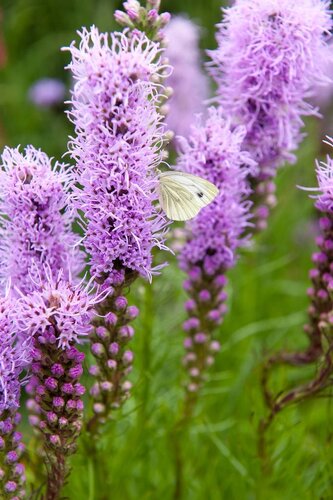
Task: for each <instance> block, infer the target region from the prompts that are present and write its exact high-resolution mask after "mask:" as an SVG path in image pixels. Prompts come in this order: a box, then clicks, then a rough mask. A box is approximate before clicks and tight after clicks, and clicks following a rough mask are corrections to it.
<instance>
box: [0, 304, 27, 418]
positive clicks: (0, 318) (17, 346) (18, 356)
mask: <svg viewBox="0 0 333 500" xmlns="http://www.w3.org/2000/svg"><path fill="white" fill-rule="evenodd" d="M16 313H17V304H16V301H15V300H14V299H10V298H8V297H7V298H0V331H1V349H0V351H1V352H0V415H1V414H2V413H3V412H4V411H6V410H9V411H15V410H17V409H18V408H19V406H20V390H21V381H20V379H22V373H23V371H24V369H25V368H26V367H27V365H28V364H29V362H30V359H31V347H30V345H31V344H30V343H29V338H28V339H27V340H26V341H23V340H22V339H21V337H20V335H18V330H17V329H16V328H15V327H16V325H15V323H16V321H15V316H16Z"/></svg>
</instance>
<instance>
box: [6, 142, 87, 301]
mask: <svg viewBox="0 0 333 500" xmlns="http://www.w3.org/2000/svg"><path fill="white" fill-rule="evenodd" d="M70 183H71V174H70V173H69V172H68V171H66V166H65V165H62V164H57V163H56V164H55V166H54V168H53V169H52V165H51V160H50V158H49V157H48V156H47V155H46V154H45V153H43V152H42V151H40V150H37V149H35V148H34V147H33V146H28V147H26V148H25V151H24V154H22V153H21V152H20V151H19V148H16V149H11V148H5V150H4V152H3V154H2V170H1V172H0V194H1V201H0V212H1V214H2V221H1V230H0V232H1V243H0V256H1V269H0V277H1V280H2V282H7V281H8V280H10V281H11V285H12V288H13V289H14V290H15V289H16V288H18V289H19V290H21V292H22V293H29V292H31V291H33V290H34V288H35V287H36V285H35V282H36V281H38V280H40V279H42V278H43V277H44V274H45V272H44V266H45V264H47V266H48V267H49V268H50V270H51V271H52V272H54V273H57V272H58V271H59V270H60V269H63V273H64V276H65V277H66V278H69V276H71V275H72V274H73V276H76V274H77V273H78V272H79V271H81V267H82V260H83V259H82V257H81V255H80V251H79V250H78V249H77V248H76V249H73V245H74V243H76V242H77V237H76V236H75V235H73V234H72V233H71V224H72V222H73V215H72V214H71V213H69V211H68V210H67V211H66V206H67V203H68V194H67V193H66V190H67V189H68V186H69V184H70Z"/></svg>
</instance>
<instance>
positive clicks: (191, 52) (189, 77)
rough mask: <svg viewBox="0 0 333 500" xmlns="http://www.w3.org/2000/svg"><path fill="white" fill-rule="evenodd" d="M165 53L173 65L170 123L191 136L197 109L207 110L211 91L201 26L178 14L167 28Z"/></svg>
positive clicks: (169, 103) (172, 128)
mask: <svg viewBox="0 0 333 500" xmlns="http://www.w3.org/2000/svg"><path fill="white" fill-rule="evenodd" d="M165 34H166V38H167V48H166V52H165V55H166V56H167V57H168V60H169V63H170V65H171V66H172V67H173V71H172V74H171V75H170V77H169V78H168V79H167V81H166V85H168V86H170V87H171V88H172V89H173V94H172V97H171V99H170V100H169V102H168V106H169V107H170V109H169V112H168V115H167V119H166V121H167V124H168V127H169V128H170V129H171V130H172V131H173V132H174V133H175V134H176V135H181V136H184V137H187V136H188V135H189V133H190V129H191V125H192V123H193V121H194V117H195V114H196V113H201V112H203V111H204V108H205V105H204V101H205V100H206V99H207V98H208V95H209V85H208V79H207V77H206V76H205V74H204V73H203V71H202V68H201V54H200V50H199V38H200V28H199V26H197V25H196V24H195V23H193V22H192V21H190V20H189V19H186V18H185V17H181V16H178V17H174V18H172V20H171V21H170V23H169V24H168V26H167V27H166V29H165Z"/></svg>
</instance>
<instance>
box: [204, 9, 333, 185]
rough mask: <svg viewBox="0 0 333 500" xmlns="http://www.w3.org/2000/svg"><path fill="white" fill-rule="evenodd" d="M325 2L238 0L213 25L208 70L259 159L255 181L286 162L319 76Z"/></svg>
mask: <svg viewBox="0 0 333 500" xmlns="http://www.w3.org/2000/svg"><path fill="white" fill-rule="evenodd" d="M329 5H330V2H329V1H327V0H324V1H322V0H302V1H298V0H297V1H296V0H292V1H290V0H267V1H266V2H261V1H260V0H238V1H236V2H235V4H234V5H233V6H232V7H231V8H228V9H225V11H224V13H225V17H224V20H223V21H222V23H221V24H220V25H219V32H218V34H217V41H218V49H217V50H214V51H211V52H210V55H211V57H212V61H213V62H212V64H211V73H212V75H213V77H214V78H215V80H216V82H217V84H218V94H219V102H220V104H221V105H222V106H223V108H224V110H225V112H226V113H227V114H228V115H229V116H230V117H232V119H233V121H234V123H237V124H243V125H245V126H246V128H247V136H246V140H245V144H246V147H247V148H248V149H249V150H250V151H251V153H252V154H253V155H254V157H255V159H256V160H257V161H258V162H259V165H260V172H259V178H260V179H265V178H267V177H270V176H272V175H274V169H275V168H276V167H277V166H279V165H281V164H283V163H284V162H285V161H293V160H294V156H293V154H292V151H293V150H295V149H296V148H297V147H298V144H299V143H300V141H301V139H302V137H303V135H302V134H301V133H300V129H301V127H302V125H303V122H302V116H304V115H311V114H315V113H316V110H315V109H314V108H312V107H311V106H310V105H309V104H308V103H307V102H306V101H305V98H306V97H308V95H309V93H310V91H311V88H312V86H313V85H314V83H315V82H319V81H324V80H325V74H324V67H325V64H326V60H327V59H329V58H330V54H329V47H328V45H327V44H326V40H327V39H328V35H329V30H330V29H331V27H332V20H331V15H330V12H329V10H328V9H329Z"/></svg>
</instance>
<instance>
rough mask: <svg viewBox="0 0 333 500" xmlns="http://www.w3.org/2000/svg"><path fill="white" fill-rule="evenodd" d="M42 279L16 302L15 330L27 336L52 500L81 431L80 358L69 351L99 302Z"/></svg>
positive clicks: (86, 330) (81, 336) (88, 326)
mask: <svg viewBox="0 0 333 500" xmlns="http://www.w3.org/2000/svg"><path fill="white" fill-rule="evenodd" d="M45 276H46V278H47V280H45V281H43V282H41V283H39V284H38V283H36V290H35V291H34V292H33V293H32V294H30V295H23V296H22V297H21V298H20V299H19V300H18V302H17V320H16V325H17V327H18V329H19V330H20V331H21V332H23V333H24V332H27V333H28V332H29V333H30V335H31V334H33V356H34V358H35V359H38V363H36V364H35V369H34V379H35V381H34V384H33V385H34V386H35V387H36V389H35V390H34V389H32V392H33V394H34V396H35V404H34V405H33V410H34V413H35V415H36V416H37V415H38V419H34V420H32V423H33V424H34V425H36V426H38V428H39V430H40V432H41V433H42V434H43V436H44V448H45V452H46V456H47V461H48V466H49V468H50V471H49V472H48V478H47V497H50V498H56V497H57V496H58V493H59V491H60V489H61V487H62V485H63V482H64V480H65V477H66V474H67V466H66V457H67V456H69V455H71V454H72V453H74V451H75V449H76V440H77V438H78V435H79V433H80V429H81V427H82V410H83V404H82V401H81V397H82V395H83V393H84V390H82V387H81V385H80V384H79V383H78V382H77V381H78V379H79V377H80V376H81V375H82V372H83V368H82V364H83V360H84V354H83V353H80V352H79V351H78V350H77V348H76V347H75V346H76V345H77V343H78V342H80V341H81V340H82V339H84V338H85V337H86V336H87V335H88V334H89V332H90V329H91V320H92V318H93V317H94V315H95V310H94V307H95V304H96V301H98V300H99V296H96V295H94V294H93V293H91V292H92V290H91V287H90V285H89V284H88V285H86V286H85V287H84V288H83V287H82V286H81V285H80V284H77V285H71V284H69V283H68V282H67V281H66V280H63V277H62V273H61V272H59V273H58V275H57V277H56V278H53V277H52V276H51V274H50V270H49V269H48V270H46V271H45ZM52 436H53V437H52ZM54 436H55V437H54Z"/></svg>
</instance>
